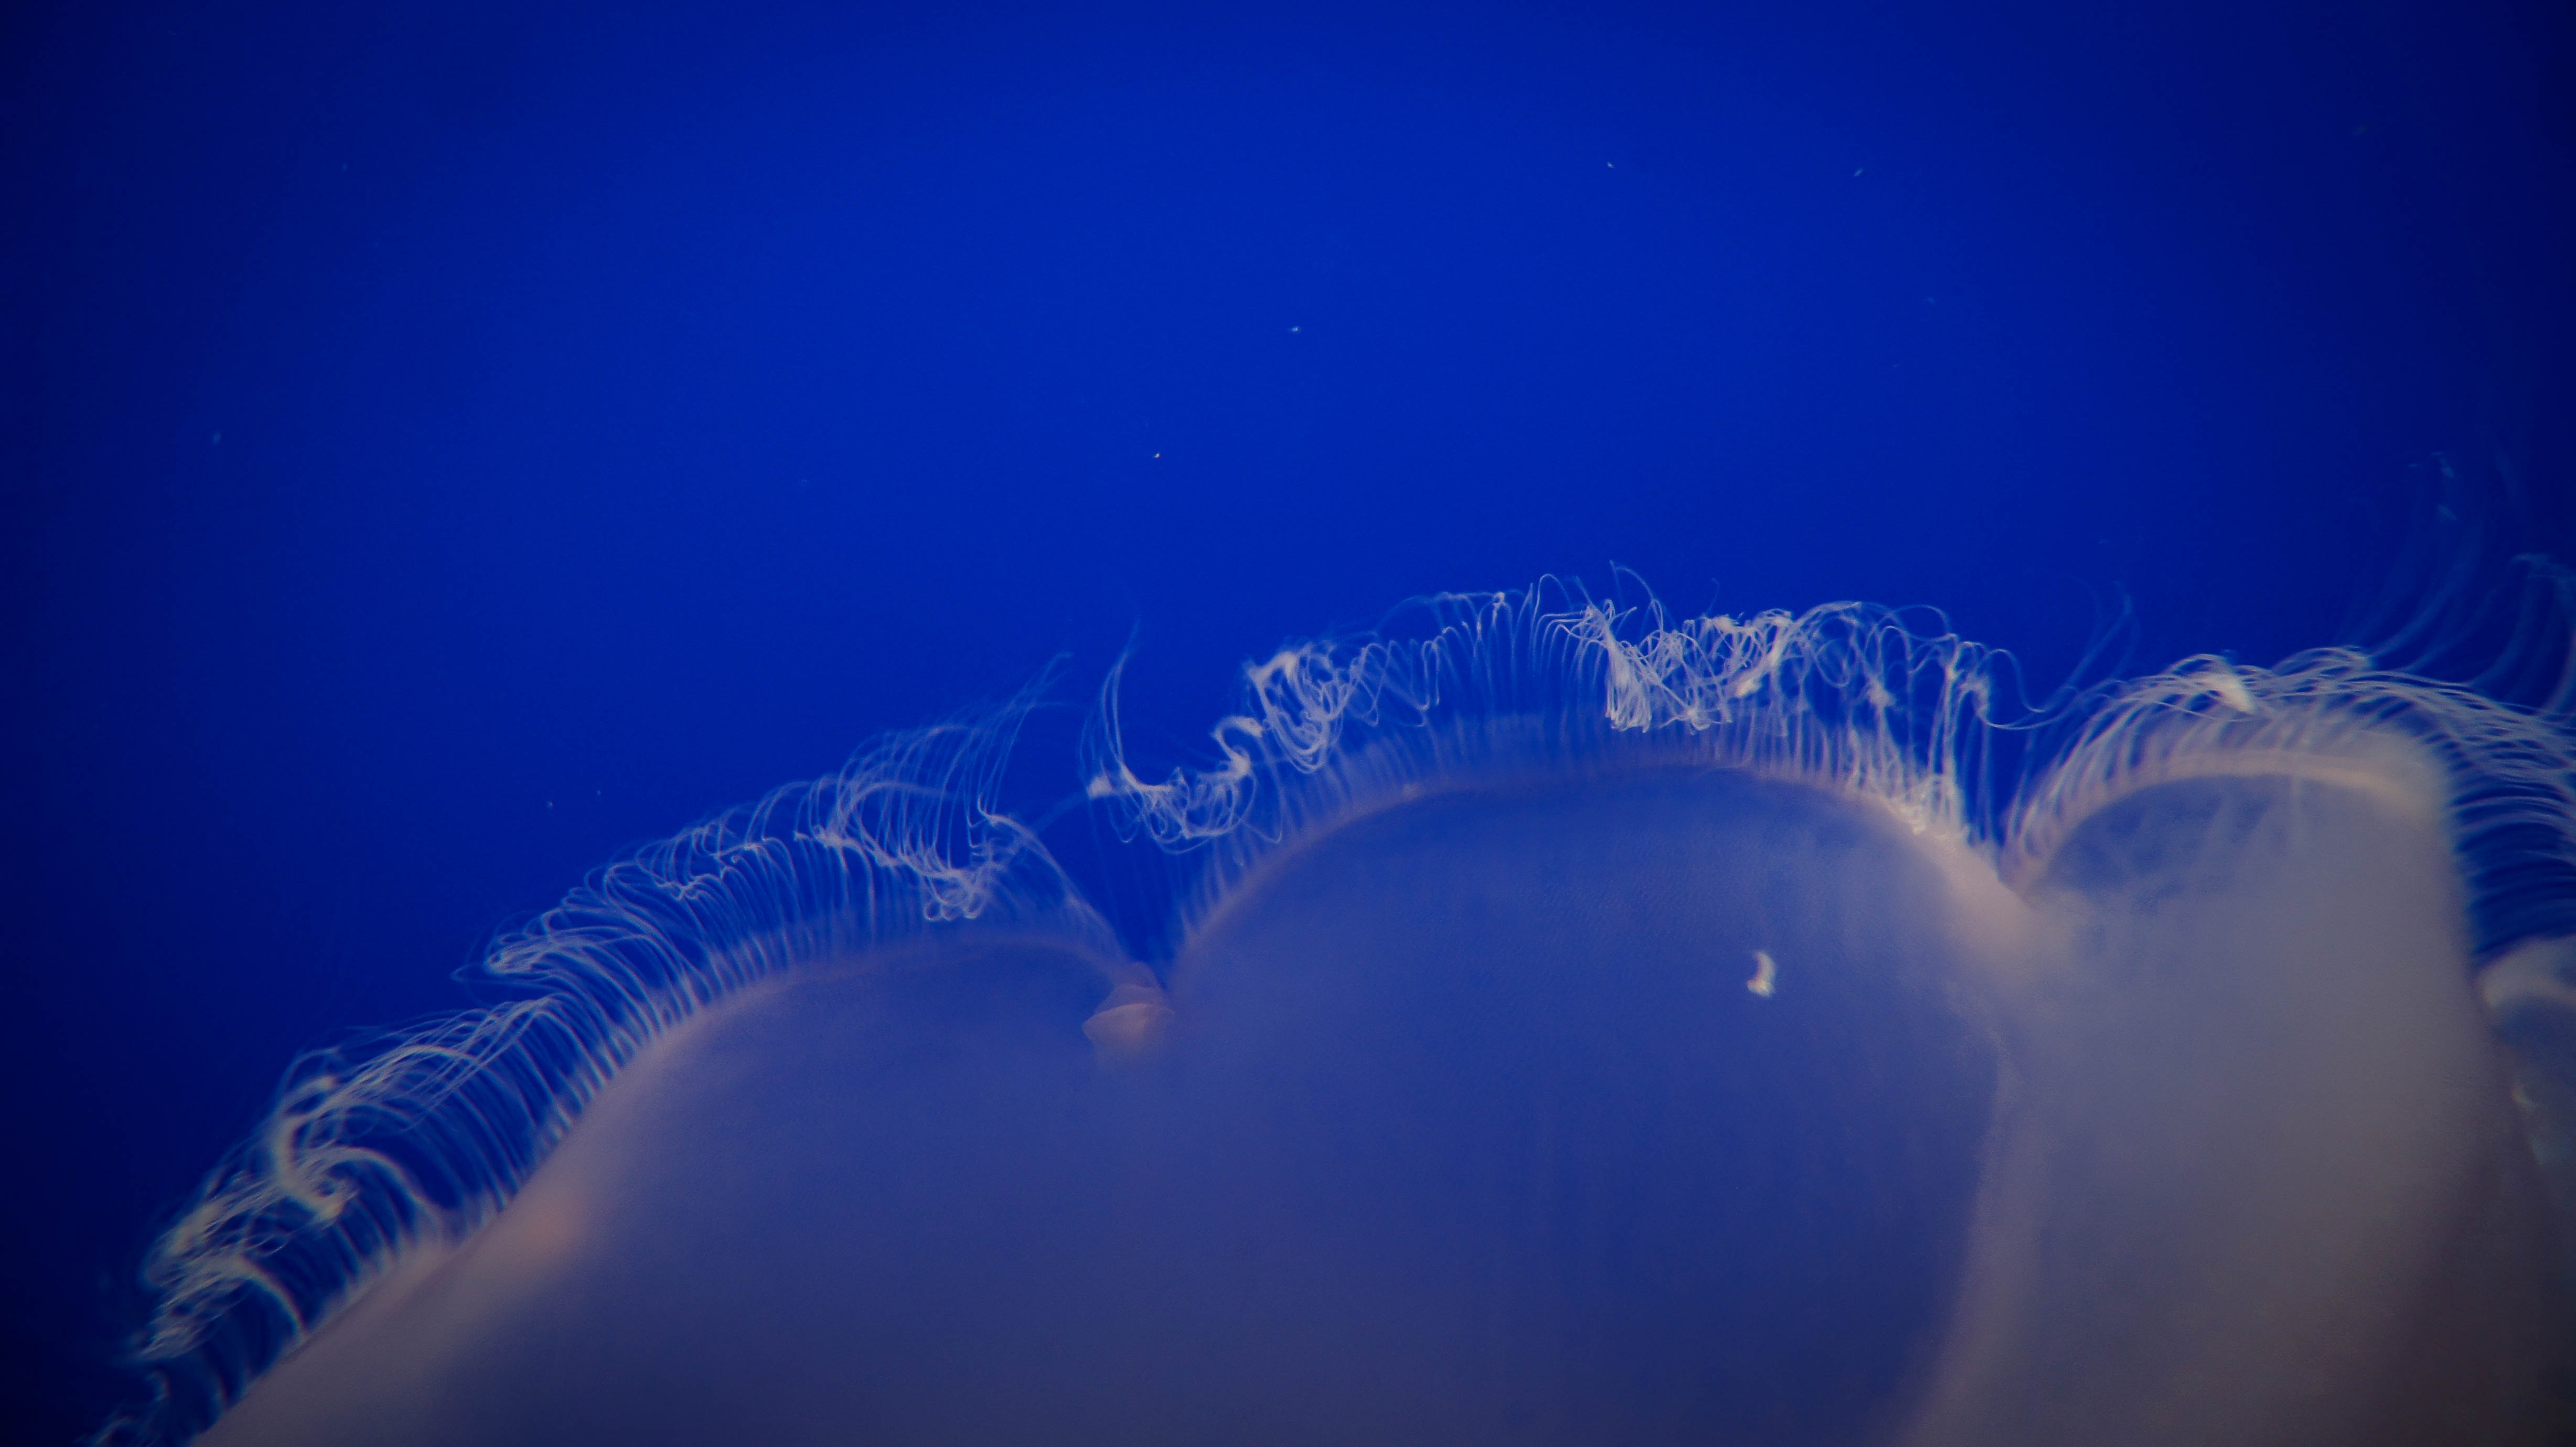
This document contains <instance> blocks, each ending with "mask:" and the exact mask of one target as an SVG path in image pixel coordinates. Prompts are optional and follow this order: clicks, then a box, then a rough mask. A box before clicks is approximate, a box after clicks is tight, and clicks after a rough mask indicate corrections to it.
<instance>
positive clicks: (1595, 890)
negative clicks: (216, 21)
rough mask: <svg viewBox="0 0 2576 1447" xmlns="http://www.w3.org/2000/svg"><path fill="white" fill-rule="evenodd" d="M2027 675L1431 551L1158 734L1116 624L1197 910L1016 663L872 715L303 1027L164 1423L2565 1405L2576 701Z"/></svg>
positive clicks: (1844, 616)
mask: <svg viewBox="0 0 2576 1447" xmlns="http://www.w3.org/2000/svg"><path fill="white" fill-rule="evenodd" d="M2555 579H2556V575H2548V576H2546V577H2544V578H2543V579H2542V581H2543V582H2544V583H2546V584H2549V585H2550V586H2555V587H2557V588H2559V589H2560V590H2561V591H2562V592H2563V591H2564V590H2565V584H2564V582H2563V581H2553V580H2555ZM2561 616H2562V617H2563V616H2564V615H2563V614H2562V615H2561ZM2560 641H2561V642H2562V643H2563V640H2560ZM2010 682H2011V670H2010V666H2009V661H2008V659H2007V658H2006V657H2005V656H2004V655H2000V654H1998V653H1996V652H1993V651H1991V650H1989V649H1987V648H1985V647H1982V646H1980V645H1978V644H1975V643H1972V642H1969V641H1967V640H1965V639H1962V638H1960V637H1958V636H1956V635H1954V634H1953V633H1951V632H1949V631H1948V630H1947V628H1946V626H1945V625H1944V624H1942V623H1941V622H1940V620H1939V619H1938V618H1937V616H1935V615H1925V614H1918V613H1903V612H1894V611H1889V610H1886V609H1881V608H1876V607H1871V606H1863V605H1858V604H1835V605H1829V606H1824V607H1818V608H1814V609H1811V610H1808V611H1806V612H1803V613H1789V612H1776V611H1775V612H1765V613H1760V614H1757V615H1752V616H1746V617H1740V618H1739V617H1734V616H1724V615H1716V616H1700V617H1687V618H1685V617H1678V616H1674V615H1670V614H1668V613H1667V612H1666V611H1665V610H1663V609H1662V608H1661V607H1660V606H1658V605H1654V604H1651V603H1649V604H1645V605H1642V606H1636V607H1625V606H1619V605H1614V604H1610V603H1604V602H1601V601H1597V600H1596V599H1594V598H1593V597H1591V596H1590V595H1588V594H1586V593H1583V592H1582V591H1580V590H1579V589H1575V588H1572V587H1568V586H1562V585H1542V586H1540V587H1537V588H1533V589H1530V590H1527V591H1523V592H1517V593H1504V594H1478V595H1441V596H1438V597H1434V598H1431V599H1427V600H1422V601H1420V602H1419V603H1418V604H1417V605H1415V606H1414V608H1413V609H1412V611H1410V612H1409V613H1407V614H1405V615H1402V619H1401V620H1399V621H1397V622H1391V623H1390V624H1389V626H1387V627H1386V628H1383V629H1381V630H1380V631H1378V632H1376V633H1373V634H1370V635H1366V636H1362V637H1354V638H1341V639H1331V640H1322V641H1314V642H1306V643H1300V644H1295V645H1292V646H1290V647H1287V648H1284V649H1282V650H1280V651H1279V652H1277V653H1276V654H1275V655H1273V656H1271V657H1269V658H1266V659H1263V660H1260V661H1258V662H1256V663H1254V664H1252V665H1250V666H1248V667H1247V668H1246V670H1245V674H1244V678H1243V680H1242V691H1241V702H1240V706H1239V707H1238V709H1237V711H1236V712H1234V713H1232V714H1230V715H1228V716H1226V717H1225V718H1224V719H1222V720H1221V721H1220V722H1219V723H1218V724H1217V726H1216V727H1215V729H1214V730H1213V733H1212V741H1213V750H1212V752H1211V753H1210V754H1209V756H1208V761H1207V762H1206V763H1205V764H1204V766H1200V767H1185V768H1181V769H1178V770H1174V771H1171V772H1169V773H1160V772H1158V771H1155V770H1152V769H1146V768H1141V767H1140V766H1139V765H1138V764H1137V762H1136V761H1135V759H1134V758H1133V756H1132V755H1131V753H1130V751H1129V749H1128V746H1127V744H1126V741H1125V737H1124V734H1123V732H1122V730H1121V727H1120V721H1119V714H1118V708H1117V700H1118V691H1117V674H1116V672H1115V670H1113V671H1112V672H1111V674H1110V676H1109V679H1108V681H1107V683H1106V684H1105V685H1104V686H1103V689H1102V695H1101V704H1100V708H1099V710H1098V712H1097V714H1096V715H1095V716H1094V724H1093V727H1092V729H1091V731H1090V733H1089V735H1088V737H1087V743H1086V746H1085V750H1084V757H1083V759H1082V760H1081V761H1080V764H1079V767H1078V768H1076V769H1073V770H1070V771H1068V779H1069V782H1068V786H1067V787H1068V789H1069V790H1071V789H1074V788H1076V787H1078V788H1079V792H1080V794H1081V795H1082V796H1084V797H1085V798H1086V799H1087V800H1088V801H1089V803H1088V807H1089V808H1091V809H1094V810H1097V811H1099V812H1100V813H1101V814H1102V816H1103V817H1106V818H1107V819H1109V820H1111V821H1113V823H1114V825H1115V828H1116V829H1117V830H1118V831H1119V837H1120V838H1121V839H1122V840H1123V841H1124V845H1123V846H1122V847H1124V848H1126V849H1128V850H1130V851H1132V854H1131V855H1130V856H1128V857H1129V860H1130V862H1131V863H1133V864H1134V865H1135V867H1136V868H1137V870H1138V873H1139V877H1149V876H1150V877H1155V878H1160V879H1166V880H1168V881H1169V894H1170V898H1171V900H1172V901H1173V903H1172V904H1171V906H1170V908H1169V910H1168V911H1167V912H1166V913H1165V914H1164V915H1163V917H1161V918H1159V919H1158V920H1156V921H1154V922H1153V923H1154V927H1152V928H1140V927H1138V926H1136V925H1135V924H1134V923H1132V922H1129V923H1127V924H1124V925H1121V924H1119V923H1117V922H1115V921H1113V919H1112V917H1111V915H1110V913H1109V912H1108V911H1106V910H1104V909H1103V908H1101V907H1099V906H1097V905H1095V904H1094V903H1093V902H1092V901H1091V899H1090V898H1088V897H1087V896H1086V894H1085V892H1084V891H1083V889H1081V888H1080V887H1078V885H1077V883H1076V881H1075V880H1074V879H1073V877H1072V876H1071V874H1070V873H1069V872H1068V871H1067V869H1065V868H1064V867H1062V866H1060V865H1059V863H1058V862H1057V860H1056V858H1055V857H1054V856H1053V855H1052V854H1051V853H1050V852H1049V850H1048V849H1047V847H1046V846H1045V843H1044V841H1043V839H1042V837H1041V835H1042V832H1043V831H1042V830H1040V829H1039V828H1037V827H1034V826H1032V825H1031V824H1029V823H1028V822H1026V821H1025V820H1024V819H1023V818H1022V817H1020V816H1017V815H1014V814H1012V813H1010V812H1007V811H1006V810H1005V808H1004V807H1003V802H1002V801H1001V799H1000V798H999V779H1000V776H1001V764H1002V761H1003V759H1004V758H1005V757H1006V755H1007V754H1008V752H1009V750H1010V748H1011V746H1012V743H1013V740H1014V736H1015V732H1016V730H1017V726H1018V723H1019V721H1020V720H1021V719H1022V718H1023V717H1025V715H1026V712H1027V709H1028V708H1029V707H1030V706H1031V700H1030V699H1027V698H1023V699H1021V700H1018V701H1016V702H1014V703H1012V704H1010V705H1007V706H1005V707H1002V708H999V709H996V710H992V711H990V712H988V713H987V714H985V715H982V716H977V717H969V718H964V719H961V720H958V721H952V722H950V723H947V724H943V725H940V726H936V727H933V728H929V729H924V730H920V731H915V732H910V733H905V734H900V735H895V736H891V737H888V738H884V739H881V740H879V741H877V742H876V743H874V744H872V745H870V746H868V747H867V748H865V749H862V750H861V751H860V752H859V753H858V754H857V755H855V756H854V757H853V758H852V760H851V761H850V763H849V764H848V765H847V766H846V767H845V768H844V769H843V770H841V771H840V772H839V773H837V774H835V775H832V776H831V777H828V778H824V779H821V780H819V781H816V782H811V783H806V784H800V785H796V786H792V787H789V788H784V789H781V790H779V791H778V792H776V793H773V794H771V795H770V796H768V797H767V798H765V799H762V800H760V801H759V802H757V803H755V804H752V805H749V806H746V807H744V808H741V809H737V810H734V811H732V812H729V813H725V814H722V815H719V816H717V817H715V818H712V819H710V820H708V821H706V822H704V823H702V824H699V825H698V826H696V827H694V828H692V829H689V830H687V831H686V832H683V833H681V834H679V835H678V836H676V837H674V838H672V839H670V840H667V841H665V842H662V843H658V844H655V845H652V846H650V847H648V848H644V849H642V850H639V851H637V852H635V853H633V854H631V855H629V856H628V857H625V858H623V859H620V860H618V861H616V862H615V863H612V864H610V865H608V866H607V867H605V868H603V869H601V870H600V871H598V872H597V873H595V874H594V875H593V876H591V878H590V879H589V880H588V881H587V882H586V883H585V884H583V885H582V886H581V887H580V888H578V889H576V890H574V891H572V892H571V893H570V894H569V895H568V896H566V897H565V898H564V900H563V901H562V903H561V904H560V905H558V906H557V907H556V908H554V909H553V910H552V911H550V912H548V913H546V914H544V915H542V916H541V917H539V918H537V919H536V920H535V921H534V922H533V923H531V924H529V925H527V926H525V927H524V928H522V929H519V930H517V931H516V932H514V933H511V934H509V935H507V936H505V937H503V938H501V939H500V940H499V941H498V943H497V944H496V945H495V947H494V948H493V950H492V951H491V953H490V955H489V957H488V958H487V959H486V960H485V961H484V962H483V963H482V965H481V966H480V967H479V974H480V976H481V978H482V980H483V981H484V982H485V983H486V985H487V986H489V987H491V988H492V989H493V990H495V991H497V992H499V993H497V994H496V995H495V996H494V997H493V999H494V1002H493V1003H490V1004H487V1005H485V1006H484V1007H482V1008H480V1009H476V1010H473V1011H469V1012H466V1013H461V1014H457V1015H455V1016H452V1017H449V1018H445V1019H441V1020H438V1021H435V1022H432V1023H430V1024H428V1025H426V1026H422V1027H418V1028H415V1029H412V1030H409V1031H405V1032H400V1033H397V1034H394V1035H391V1036H389V1037H387V1038H385V1039H382V1040H379V1041H376V1042H374V1043H373V1044H371V1045H369V1046H366V1047H362V1048H350V1049H343V1050H339V1051H334V1052H326V1053H321V1054H317V1055H314V1056H312V1057H310V1058H308V1059H307V1060H305V1061H303V1062H301V1063H300V1064H299V1065H298V1066H297V1067H296V1068H295V1070H294V1071H293V1072H292V1073H291V1074H290V1076H289V1078H288V1080H287V1083H286V1085H285V1086H284V1088H283V1089H282V1091H281V1092H280V1094H279V1097H278V1099H277V1102H276V1104H275V1107H274V1109H273V1111H272V1112H271V1114H270V1115H269V1117H268V1119H267V1121H266V1123H265V1125H264V1126H263V1127H262V1128H261V1129H260V1131H259V1132H258V1133H257V1134H256V1135H255V1136H254V1137H253V1138H252V1139H251V1140H249V1141H248V1142H246V1143H245V1144H243V1145H242V1146H241V1147H239V1148H238V1149H237V1150H236V1151H235V1152H234V1153H233V1155H231V1156H230V1157H229V1158H227V1159H226V1160H225V1162H224V1163H223V1164H222V1165H221V1167H220V1168H219V1169H217V1170H216V1171H215V1172H214V1173H213V1175H212V1176H211V1177H210V1178H209V1179H208V1181H207V1182H206V1185H205V1187H204V1189H203V1191H202V1193H201V1195H200V1196H199V1198H198V1199H197V1200H196V1202H195V1203H194V1204H193V1206H191V1207H190V1208H189V1209H188V1210H187V1211H186V1212H185V1213H184V1214H182V1215H181V1216H180V1217H179V1218H178V1219H177V1220H176V1222H175V1224H173V1225H172V1227H171V1228H170V1230H169V1232H168V1234H167V1236H166V1237H165V1238H164V1239H163V1241H162V1242H161V1244H160V1246H159V1247H158V1249H157V1251H156V1253H155V1254H154V1256H153V1257H152V1259H151V1261H150V1263H149V1265H148V1268H147V1270H148V1273H149V1277H150V1279H151V1280H152V1282H153V1283H154V1284H155V1285H156V1286H157V1287H158V1289H159V1292H160V1297H159V1301H160V1305H159V1309H158V1312H157V1315H156V1316H155V1317H154V1319H153V1320H152V1322H151V1324H150V1325H149V1327H148V1329H147V1330H146V1332H145V1333H144V1335H143V1337H142V1338H141V1343H140V1346H139V1348H138V1355H139V1357H140V1358H141V1359H142V1361H143V1362H144V1363H145V1364H146V1365H147V1367H148V1368H149V1370H150V1374H151V1375H150V1380H151V1381H152V1383H153V1384H154V1393H153V1395H152V1396H151V1397H150V1398H149V1400H147V1401H146V1402H144V1403H143V1404H142V1405H141V1406H138V1407H137V1408H136V1409H134V1410H133V1411H131V1412H129V1413H127V1414H125V1415H124V1416H123V1417H121V1418H119V1419H118V1420H117V1421H115V1422H113V1423H111V1424H110V1426H109V1427H108V1428H107V1429H106V1430H105V1431H104V1432H103V1433H102V1440H105V1441H112V1442H141V1441H173V1442H175V1441H179V1440H184V1439H187V1438H190V1437H192V1436H196V1435H198V1434H202V1440H204V1441H205V1442H207V1443H210V1444H224V1447H231V1444H248V1443H279V1444H297V1443H315V1444H322V1443H329V1444H350V1443H384V1444H396V1443H452V1442H460V1441H470V1442H477V1443H494V1444H503V1443H523V1442H524V1443H549V1444H559V1443H566V1442H576V1443H578V1442H616V1443H621V1444H625V1443H652V1442H674V1443H678V1442H687V1443H703V1442H709V1441H753V1440H757V1441H766V1442H799V1443H802V1442H812V1443H824V1442H830V1443H857V1442H867V1443H915V1442H919V1443H933V1442H936V1443H947V1442H960V1441H974V1442H984V1443H1040V1442H1044V1443H1085V1442H1118V1443H1130V1444H1132V1443H1172V1444H1180V1443H1211V1442H1221V1443H1310V1442H1326V1441H1330V1442H1474V1443H1483V1444H1491V1443H1521V1442H1530V1443H1537V1442H1584V1443H1608V1442H1621V1443H1629V1442H1634V1443H1650V1442H1652V1443H1661V1442H1720V1443H1803V1444H1842V1443H1851V1444H1880V1443H1884V1444H1894V1447H1965V1444H2043V1443H2049V1444H2054V1443H2065V1442H2076V1441H2081V1442H2087V1443H2097V1444H2126V1443H2137V1444H2171V1443H2249V1444H2250V1443H2302V1444H2306V1443H2353V1444H2362V1443H2372V1444H2376V1443H2390V1444H2395V1443H2430V1442H2441V1443H2488V1442H2492V1443H2511V1442H2526V1441H2537V1440H2543V1439H2544V1438H2545V1437H2546V1436H2547V1435H2548V1434H2549V1433H2550V1432H2551V1431H2552V1430H2553V1429H2556V1428H2559V1427H2561V1426H2563V1423H2564V1421H2565V1420H2566V1419H2565V1417H2564V1416H2563V1414H2564V1413H2565V1412H2566V1410H2567V1402H2568V1396H2567V1387H2566V1382H2565V1379H2564V1375H2563V1374H2564V1371H2565V1366H2566V1363H2567V1361H2568V1360H2569V1357H2568V1347H2569V1343H2568V1341H2567V1339H2566V1336H2565V1327H2566V1325H2567V1323H2566V1318H2565V1311H2566V1304H2567V1297H2566V1294H2565V1293H2566V1282H2567V1280H2568V1272H2567V1269H2566V1263H2565V1259H2564V1254H2563V1253H2564V1251H2565V1247H2566V1244H2567V1242H2568V1240H2569V1239H2570V1238H2569V1234H2568V1226H2569V1222H2570V1203H2571V1200H2576V1191H2571V1189H2570V1187H2571V1179H2570V1172H2571V1166H2570V1161H2571V1158H2576V1150H2571V1148H2570V1147H2571V1143H2576V1051H2571V1049H2570V1042H2571V1041H2576V1028H2571V1022H2576V945H2571V941H2572V940H2576V887H2571V885H2572V884H2576V742H2571V739H2570V736H2569V733H2568V730H2567V722H2566V721H2567V718H2568V710H2567V703H2568V689H2567V687H2566V682H2565V680H2564V679H2563V678H2562V679H2561V680H2560V682H2559V685H2558V686H2557V688H2556V689H2555V691H2554V693H2550V694H2549V696H2547V697H2545V698H2543V699H2542V700H2541V701H2540V702H2538V703H2530V702H2526V703H2524V704H2520V705H2517V704H2511V703H2507V702H2501V701H2498V700H2497V699H2494V698H2491V697H2489V696H2486V695H2485V694H2483V693H2481V692H2480V691H2479V690H2477V689H2475V688H2472V687H2469V686H2466V685H2459V684H2446V683H2441V682H2436V681H2432V680H2429V679H2427V678H2425V677H2421V676H2417V675H2415V674H2413V673H2409V672H2403V671H2397V670H2394V669H2390V668H2384V667H2382V666H2380V664H2379V663H2377V662H2376V661H2374V659H2373V658H2372V657H2371V656H2369V655H2366V654H2363V653H2360V652H2356V651H2351V650H2340V649H2330V650H2322V651H2317V652H2311V653H2307V654H2302V655H2299V656H2297V657H2294V658H2292V659H2289V660H2287V661H2286V662H2283V663H2282V664H2280V665H2278V666H2277V667H2273V668H2258V667H2252V666H2247V665H2243V664H2239V663H2235V662H2232V661H2229V660H2225V659H2221V658H2216V657H2200V658H2193V659H2189V660H2186V661H2184V662H2182V663H2180V664H2178V665H2176V666H2175V667H2173V668H2171V669H2169V670H2167V671H2165V672H2162V673H2159V674H2156V675H2154V676H2152V677H2146V678H2141V679H2134V680H2128V681H2116V682H2106V683H2102V684H2098V685H2095V686H2092V687H2089V688H2085V689H2080V690H2067V691H2061V692H2060V693H2059V694H2057V695H2055V696H2053V697H2051V698H2050V699H2047V700H2044V701H2042V702H2041V703H2038V704H2026V703H2022V702H2019V701H2018V690H2017V689H2016V688H2013V687H2009V686H2008V685H2009V684H2010ZM2544 692H2548V691H2544ZM1071 781H1079V782H1078V786H1077V784H1076V783H1074V782H1071Z"/></svg>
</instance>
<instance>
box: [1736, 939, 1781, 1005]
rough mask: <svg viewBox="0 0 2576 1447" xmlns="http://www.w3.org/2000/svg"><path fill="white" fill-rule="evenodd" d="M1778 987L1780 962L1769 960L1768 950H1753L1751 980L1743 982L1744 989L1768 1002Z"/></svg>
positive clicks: (1769, 953)
mask: <svg viewBox="0 0 2576 1447" xmlns="http://www.w3.org/2000/svg"><path fill="white" fill-rule="evenodd" d="M1779 985H1780V962H1779V961H1777V960H1775V959H1773V958H1771V952H1770V951H1769V950H1755V951H1754V952H1753V978H1752V979H1749V980H1747V981H1745V982H1744V988H1745V989H1746V990H1748V991H1751V992H1752V993H1754V994H1756V995H1760V996H1761V997H1762V998H1763V999H1765V1000H1768V999H1770V998H1771V992H1772V991H1773V990H1776V989H1778V988H1779Z"/></svg>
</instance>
